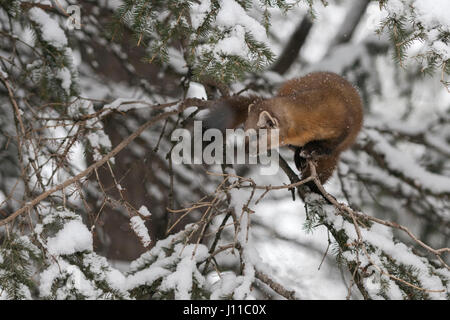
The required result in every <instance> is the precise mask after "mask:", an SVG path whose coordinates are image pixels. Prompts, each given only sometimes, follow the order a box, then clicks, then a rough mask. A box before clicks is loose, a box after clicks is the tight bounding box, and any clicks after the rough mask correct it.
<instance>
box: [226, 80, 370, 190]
mask: <svg viewBox="0 0 450 320" xmlns="http://www.w3.org/2000/svg"><path fill="white" fill-rule="evenodd" d="M233 99H234V100H233V101H231V100H228V101H227V102H225V103H228V104H230V105H236V106H237V107H236V108H234V113H235V115H234V116H232V118H233V121H232V126H231V127H235V126H237V125H239V124H240V123H242V122H244V121H245V124H244V127H245V129H251V128H253V129H258V128H259V127H260V123H261V113H262V112H263V111H266V114H267V113H269V114H270V116H271V119H272V120H274V121H275V122H276V123H277V124H278V129H279V130H280V131H279V136H280V146H285V145H291V146H295V147H297V152H296V155H295V159H296V165H297V167H298V168H299V170H301V171H302V177H303V178H305V177H307V176H309V174H310V173H309V170H308V168H307V166H306V161H305V157H311V158H313V159H315V160H316V161H317V172H318V174H319V178H320V180H321V182H322V183H324V182H325V181H327V180H328V179H329V177H330V176H331V175H332V173H333V171H334V169H335V167H336V164H337V162H338V159H339V155H340V153H341V152H342V151H344V150H345V149H347V148H349V147H350V146H351V145H352V144H353V143H354V141H355V140H356V136H357V135H358V132H359V131H360V129H361V126H362V121H363V110H362V102H361V98H360V96H359V94H358V91H357V90H356V89H355V88H354V87H353V86H352V85H351V84H350V83H349V82H348V81H347V80H345V79H344V78H342V77H341V76H339V75H337V74H335V73H330V72H315V73H311V74H308V75H306V76H304V77H301V78H298V79H293V80H289V81H287V82H285V83H284V84H283V86H282V87H281V88H280V90H279V92H278V94H277V96H275V97H274V98H270V99H257V98H256V97H248V98H243V97H240V98H233ZM245 105H247V106H249V108H248V110H247V109H245ZM233 107H234V106H233ZM244 109H245V111H244ZM228 127H230V126H228Z"/></svg>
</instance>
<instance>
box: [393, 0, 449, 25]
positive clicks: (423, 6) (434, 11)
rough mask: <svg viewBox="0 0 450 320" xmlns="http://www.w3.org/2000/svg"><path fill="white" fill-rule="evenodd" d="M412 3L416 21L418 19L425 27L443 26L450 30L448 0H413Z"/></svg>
mask: <svg viewBox="0 0 450 320" xmlns="http://www.w3.org/2000/svg"><path fill="white" fill-rule="evenodd" d="M389 2H390V1H389ZM412 5H413V6H414V7H415V9H416V12H417V14H418V15H417V19H418V21H420V22H421V23H422V24H423V25H424V26H425V28H427V29H432V28H444V29H447V30H448V31H450V14H449V13H450V1H448V0H433V1H430V0H415V1H414V2H413V4H412Z"/></svg>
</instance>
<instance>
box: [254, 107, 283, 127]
mask: <svg viewBox="0 0 450 320" xmlns="http://www.w3.org/2000/svg"><path fill="white" fill-rule="evenodd" d="M257 126H258V128H265V129H275V128H278V120H277V119H276V118H275V117H272V115H271V114H270V113H269V112H267V111H263V112H261V113H260V114H259V119H258V123H257Z"/></svg>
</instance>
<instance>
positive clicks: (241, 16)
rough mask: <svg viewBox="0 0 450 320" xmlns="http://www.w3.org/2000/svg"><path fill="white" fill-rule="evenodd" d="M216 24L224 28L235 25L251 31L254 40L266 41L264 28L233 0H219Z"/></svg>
mask: <svg viewBox="0 0 450 320" xmlns="http://www.w3.org/2000/svg"><path fill="white" fill-rule="evenodd" d="M216 24H217V25H218V26H222V27H225V28H234V27H235V26H237V25H240V26H242V27H244V29H245V31H247V32H251V33H252V34H253V36H254V37H255V39H256V40H258V41H261V42H266V41H267V36H266V29H265V28H264V27H263V26H262V25H261V24H260V23H259V22H258V21H256V20H255V19H254V18H252V17H250V16H249V15H248V14H247V12H246V11H245V10H244V8H242V7H241V5H240V4H238V3H237V2H236V1H234V0H221V1H220V10H219V13H218V14H217V17H216Z"/></svg>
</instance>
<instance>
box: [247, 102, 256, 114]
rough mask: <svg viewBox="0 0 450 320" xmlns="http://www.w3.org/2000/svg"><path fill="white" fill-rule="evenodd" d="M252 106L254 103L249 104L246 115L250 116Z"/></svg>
mask: <svg viewBox="0 0 450 320" xmlns="http://www.w3.org/2000/svg"><path fill="white" fill-rule="evenodd" d="M254 105H255V104H254V103H250V104H249V105H248V114H250V112H251V111H252V107H253V106H254Z"/></svg>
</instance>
